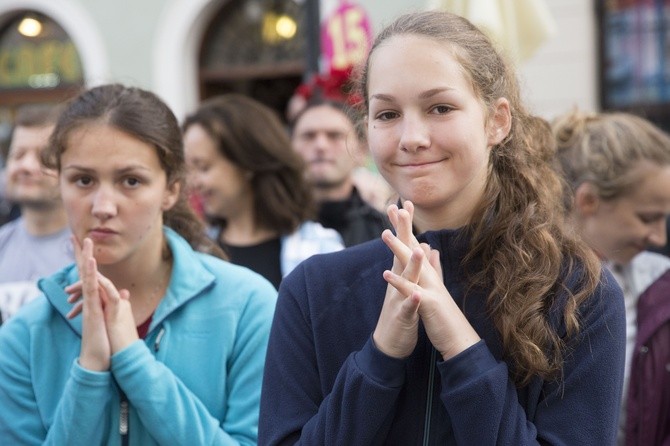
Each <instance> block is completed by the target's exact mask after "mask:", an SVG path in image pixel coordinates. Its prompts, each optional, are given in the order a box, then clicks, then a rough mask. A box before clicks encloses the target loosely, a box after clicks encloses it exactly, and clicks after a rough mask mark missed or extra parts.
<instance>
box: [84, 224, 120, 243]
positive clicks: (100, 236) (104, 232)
mask: <svg viewBox="0 0 670 446" xmlns="http://www.w3.org/2000/svg"><path fill="white" fill-rule="evenodd" d="M117 234H118V233H117V232H116V231H114V230H113V229H110V228H104V227H101V228H93V229H91V230H90V231H89V236H90V237H91V238H92V239H93V241H97V242H100V241H104V240H106V239H108V238H110V237H113V236H115V235H117Z"/></svg>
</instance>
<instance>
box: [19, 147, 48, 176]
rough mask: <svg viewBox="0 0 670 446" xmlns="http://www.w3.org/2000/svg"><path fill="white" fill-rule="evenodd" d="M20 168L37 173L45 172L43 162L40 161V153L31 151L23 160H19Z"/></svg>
mask: <svg viewBox="0 0 670 446" xmlns="http://www.w3.org/2000/svg"><path fill="white" fill-rule="evenodd" d="M19 166H20V167H21V169H23V170H27V171H30V172H35V173H36V172H40V171H42V170H44V169H43V166H42V161H41V160H40V154H39V152H35V151H30V152H28V153H26V154H25V155H24V156H23V157H21V159H20V160H19Z"/></svg>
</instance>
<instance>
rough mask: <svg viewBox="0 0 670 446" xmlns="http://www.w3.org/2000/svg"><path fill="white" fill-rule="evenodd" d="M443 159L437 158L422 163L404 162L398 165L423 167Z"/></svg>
mask: <svg viewBox="0 0 670 446" xmlns="http://www.w3.org/2000/svg"><path fill="white" fill-rule="evenodd" d="M442 161H444V160H437V161H426V162H423V163H406V164H398V166H400V167H408V168H419V167H425V166H433V165H435V164H439V163H441V162H442Z"/></svg>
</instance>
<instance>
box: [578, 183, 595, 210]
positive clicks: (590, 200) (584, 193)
mask: <svg viewBox="0 0 670 446" xmlns="http://www.w3.org/2000/svg"><path fill="white" fill-rule="evenodd" d="M599 203H600V197H599V196H598V191H597V190H596V188H595V186H594V185H593V184H591V183H582V184H580V185H579V186H577V189H575V212H577V213H578V214H579V215H581V216H582V217H588V216H591V215H593V214H594V213H595V212H596V211H597V210H598V204H599Z"/></svg>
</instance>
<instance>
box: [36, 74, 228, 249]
mask: <svg viewBox="0 0 670 446" xmlns="http://www.w3.org/2000/svg"><path fill="white" fill-rule="evenodd" d="M96 122H100V123H103V124H105V125H109V126H112V127H114V128H116V129H119V130H121V131H123V132H125V133H127V134H128V135H131V136H133V137H135V138H137V139H138V140H140V141H142V142H145V143H147V144H149V145H151V146H152V147H154V148H155V149H156V153H157V154H158V159H159V160H160V164H161V167H162V168H163V170H164V171H165V173H166V175H167V181H168V184H174V183H180V184H182V186H183V184H184V180H185V175H186V164H185V161H184V148H183V143H182V136H181V130H180V128H179V123H178V122H177V118H175V116H174V114H173V113H172V111H171V110H170V108H169V107H168V106H167V105H166V104H165V103H164V102H163V101H162V100H161V99H160V98H159V97H158V96H156V95H155V94H153V93H151V92H149V91H146V90H142V89H139V88H134V87H126V86H123V85H120V84H109V85H102V86H99V87H94V88H91V89H90V90H87V91H84V92H83V93H81V94H80V95H79V96H77V97H75V98H74V99H72V100H71V101H70V102H69V103H68V104H67V106H66V108H65V110H64V111H63V113H61V115H60V117H59V119H58V122H57V123H56V128H55V129H54V131H53V133H52V134H51V140H50V143H49V146H48V147H47V149H46V150H45V151H44V152H43V154H42V162H43V164H44V165H45V166H47V167H50V168H54V169H57V170H59V171H60V159H61V155H62V154H63V153H64V152H65V151H66V150H67V142H68V137H69V135H70V134H71V133H72V131H74V130H76V129H78V128H80V127H82V126H85V125H90V124H92V123H96ZM163 222H164V224H165V225H166V226H169V227H171V228H172V229H174V230H175V231H177V232H178V233H179V234H180V235H181V236H182V237H184V238H185V239H186V240H187V241H188V242H189V243H190V244H191V246H193V248H195V249H198V250H200V251H203V252H207V253H211V254H214V255H217V256H218V257H222V258H225V255H224V254H223V252H222V251H221V249H220V248H219V247H218V246H217V245H216V244H215V243H213V242H212V241H211V240H210V239H209V238H208V237H207V234H206V232H205V229H204V224H203V222H202V221H201V220H200V219H199V218H198V217H197V216H196V215H195V213H194V212H193V210H192V209H191V207H190V206H189V204H188V201H187V198H186V194H185V188H184V187H181V188H180V195H179V198H178V200H177V202H176V204H175V205H174V206H173V207H172V208H171V209H169V210H167V211H165V212H164V213H163Z"/></svg>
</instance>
